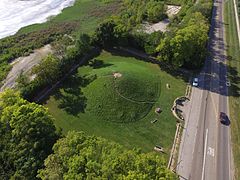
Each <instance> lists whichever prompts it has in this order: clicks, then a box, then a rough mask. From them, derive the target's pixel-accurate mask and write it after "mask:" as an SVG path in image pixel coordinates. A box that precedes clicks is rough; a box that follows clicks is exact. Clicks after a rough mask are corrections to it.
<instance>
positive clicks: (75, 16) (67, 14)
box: [19, 0, 120, 33]
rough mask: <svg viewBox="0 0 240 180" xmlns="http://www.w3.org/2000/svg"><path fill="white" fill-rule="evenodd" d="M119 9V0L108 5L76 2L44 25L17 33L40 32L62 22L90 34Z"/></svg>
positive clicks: (96, 1)
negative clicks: (73, 25) (74, 25)
mask: <svg viewBox="0 0 240 180" xmlns="http://www.w3.org/2000/svg"><path fill="white" fill-rule="evenodd" d="M119 8H120V2H119V0H117V1H112V2H109V3H104V1H101V0H76V2H75V4H74V6H72V7H68V8H65V9H64V10H63V11H62V13H60V14H59V15H57V16H55V17H52V18H50V20H49V21H47V22H46V23H42V24H34V25H30V26H27V27H24V28H22V29H21V30H20V31H19V33H28V32H32V31H37V30H42V29H46V28H48V27H50V26H52V25H53V24H55V23H56V24H58V23H64V22H68V23H69V22H75V23H77V32H81V33H90V32H93V31H94V30H95V28H96V27H97V25H98V24H99V22H101V21H102V20H104V19H105V18H106V17H108V16H110V15H113V14H115V13H118V12H119Z"/></svg>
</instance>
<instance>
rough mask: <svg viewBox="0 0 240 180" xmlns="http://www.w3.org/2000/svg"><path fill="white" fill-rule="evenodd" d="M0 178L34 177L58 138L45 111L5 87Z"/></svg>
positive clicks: (0, 103) (0, 119)
mask: <svg viewBox="0 0 240 180" xmlns="http://www.w3.org/2000/svg"><path fill="white" fill-rule="evenodd" d="M0 107H1V110H0V135H1V140H0V149H1V152H0V177H1V179H10V178H14V179H16V178H21V179H35V177H36V173H37V170H38V169H39V168H40V167H42V165H43V161H44V159H45V158H46V157H47V156H48V155H49V154H50V153H51V148H52V146H53V144H54V143H55V141H56V139H57V137H58V136H57V133H56V129H55V126H54V125H53V122H52V121H53V119H52V117H51V116H50V115H49V114H48V112H47V110H46V109H45V108H44V107H43V106H41V105H37V104H35V103H29V102H28V101H26V100H24V99H22V98H21V97H20V95H19V93H15V92H13V90H6V91H5V92H4V93H2V94H1V95H0Z"/></svg>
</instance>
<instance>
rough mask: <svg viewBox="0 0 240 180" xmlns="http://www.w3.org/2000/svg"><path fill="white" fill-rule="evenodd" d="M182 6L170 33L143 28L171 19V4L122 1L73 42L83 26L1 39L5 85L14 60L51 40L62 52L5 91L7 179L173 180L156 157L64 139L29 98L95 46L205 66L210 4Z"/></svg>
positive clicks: (0, 162) (2, 165) (2, 121)
mask: <svg viewBox="0 0 240 180" xmlns="http://www.w3.org/2000/svg"><path fill="white" fill-rule="evenodd" d="M107 3H108V1H107ZM178 4H180V5H182V10H181V11H180V13H179V14H178V15H177V16H175V17H174V18H172V19H170V20H171V23H170V27H169V31H168V32H166V33H161V32H155V33H152V34H146V33H144V32H142V31H138V28H139V25H140V24H141V23H142V22H144V21H148V22H151V23H154V22H158V21H161V20H163V19H164V18H166V17H167V15H166V2H164V1H159V0H148V1H147V0H144V1H143V0H123V2H122V7H121V8H122V11H121V12H120V13H119V15H117V16H112V17H110V18H108V19H106V20H105V21H104V22H102V23H101V24H99V26H98V27H97V29H96V30H95V32H94V33H93V34H80V35H78V36H77V37H76V39H75V41H71V40H70V39H69V38H68V37H66V36H64V34H71V32H72V31H74V30H75V28H76V23H78V22H73V23H69V24H68V23H65V24H62V25H61V26H58V25H53V27H51V28H48V29H46V30H41V31H36V32H32V33H28V34H19V35H16V36H11V37H7V38H4V39H2V40H0V71H1V74H0V80H1V81H2V80H3V79H4V78H5V77H6V74H7V72H8V71H9V69H10V66H9V62H11V61H12V60H13V59H14V58H17V57H19V56H23V55H28V54H29V53H30V52H32V50H33V49H35V48H39V47H41V46H43V45H45V44H48V43H52V45H53V47H54V48H55V49H56V51H55V53H54V54H52V55H49V56H48V57H47V58H45V59H44V60H43V61H42V62H41V63H40V64H39V65H38V66H36V67H34V69H33V71H32V73H33V74H35V75H36V78H35V79H34V80H33V81H31V82H30V80H29V78H28V77H27V76H26V75H24V74H21V75H20V76H19V78H18V81H17V82H18V90H19V91H20V93H15V92H13V91H12V90H7V91H6V92H4V93H2V94H1V95H0V107H1V108H0V133H1V140H0V149H1V152H0V177H1V179H10V178H13V179H36V177H37V178H41V179H94V178H97V177H98V178H99V177H101V178H103V179H105V178H106V179H161V178H162V179H175V176H174V175H173V174H172V173H170V172H169V171H168V170H167V169H166V162H164V160H163V159H161V158H160V157H159V156H156V154H152V153H150V154H143V153H141V151H140V150H126V149H124V148H123V147H122V146H120V145H118V144H116V143H114V142H109V141H108V140H105V139H102V138H99V137H94V136H86V135H84V134H83V133H81V132H78V133H77V132H70V133H69V134H68V135H67V136H66V137H61V136H62V135H61V132H60V131H57V130H56V128H55V127H54V125H53V118H52V117H51V116H50V115H49V114H48V112H47V110H46V109H45V108H44V107H43V106H41V105H38V104H35V103H30V102H28V101H27V100H29V101H32V100H33V99H34V97H35V96H36V95H37V94H38V92H39V91H40V90H42V89H44V88H45V87H47V86H49V85H52V84H54V83H55V82H57V81H58V80H59V79H60V78H62V77H63V76H64V75H65V74H66V73H67V72H68V71H69V70H70V69H71V68H72V67H73V66H74V65H75V64H77V63H79V60H80V59H81V58H82V57H84V56H85V55H86V54H89V53H92V50H93V49H94V48H96V47H98V48H112V47H113V46H123V47H132V48H137V49H139V50H142V51H144V52H146V53H148V54H149V55H152V56H155V57H156V58H157V59H158V60H159V62H162V63H166V64H168V65H169V66H171V67H173V69H178V68H188V69H196V68H200V67H201V66H202V65H203V63H204V60H205V57H206V52H207V49H206V45H207V40H208V31H209V26H210V15H211V7H212V2H211V1H200V2H199V3H197V4H194V2H192V1H184V2H178ZM59 27H61V28H59ZM16 42H17V43H16ZM22 97H24V98H25V99H27V100H25V99H23V98H22ZM52 147H53V149H52ZM44 160H45V161H44Z"/></svg>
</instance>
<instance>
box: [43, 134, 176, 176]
mask: <svg viewBox="0 0 240 180" xmlns="http://www.w3.org/2000/svg"><path fill="white" fill-rule="evenodd" d="M53 151H54V153H53V154H51V155H49V156H48V158H47V159H46V160H45V163H44V164H45V168H44V169H41V170H40V171H39V174H38V177H40V178H41V179H48V180H51V179H175V176H174V175H173V174H172V173H171V172H170V171H169V170H167V168H166V164H165V162H164V160H163V159H162V158H161V157H159V156H157V155H156V154H154V153H149V154H143V153H141V152H140V151H139V150H125V149H124V148H123V147H122V146H120V145H118V144H116V143H113V142H109V141H108V140H106V139H103V138H100V137H95V136H86V135H84V134H83V133H82V132H69V133H68V134H67V136H66V137H65V138H62V139H60V140H58V141H57V143H56V144H55V145H54V147H53Z"/></svg>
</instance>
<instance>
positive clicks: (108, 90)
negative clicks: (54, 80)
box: [45, 51, 185, 157]
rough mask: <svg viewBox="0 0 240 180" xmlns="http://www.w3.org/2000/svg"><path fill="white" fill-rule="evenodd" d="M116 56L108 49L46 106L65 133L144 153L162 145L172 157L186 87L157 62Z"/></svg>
mask: <svg viewBox="0 0 240 180" xmlns="http://www.w3.org/2000/svg"><path fill="white" fill-rule="evenodd" d="M114 54H115V55H113V54H111V53H109V52H105V51H103V52H102V53H101V55H100V56H98V57H96V58H94V59H92V60H91V61H90V62H89V63H88V65H85V66H82V67H79V68H78V71H77V72H76V74H74V75H72V76H71V77H69V78H68V79H67V80H66V81H65V82H64V83H63V85H62V87H60V89H58V90H56V91H55V92H53V93H52V95H51V96H50V97H49V98H48V100H46V102H45V106H46V107H47V108H48V109H49V111H50V113H51V114H52V115H53V117H55V119H56V120H55V124H56V126H57V127H61V128H62V129H63V132H64V133H66V132H67V131H69V130H79V131H85V132H86V133H88V134H94V135H96V136H102V137H105V138H107V139H110V140H114V141H116V142H118V143H120V144H122V145H124V146H126V147H127V148H134V147H137V148H141V149H142V150H144V151H151V150H153V148H154V147H155V145H160V146H162V147H163V148H164V150H165V151H166V153H167V154H166V157H168V155H169V153H170V150H171V146H172V142H173V138H174V135H175V130H176V119H175V118H174V117H173V115H172V113H171V107H172V104H173V101H174V99H175V98H176V97H178V96H181V95H183V94H184V92H185V83H184V82H183V80H181V79H177V78H175V77H173V76H171V75H169V74H167V73H166V72H164V71H162V70H161V69H160V67H159V66H158V65H157V64H151V63H147V62H144V61H141V60H137V59H135V58H133V57H128V56H124V57H123V56H119V55H118V54H116V53H114ZM167 83H168V84H170V85H171V88H170V89H167V88H166V84H167ZM158 107H160V108H161V110H162V112H161V113H160V114H156V113H155V109H156V108H158ZM156 119H157V120H158V121H157V122H155V123H151V122H152V121H153V120H156Z"/></svg>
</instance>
